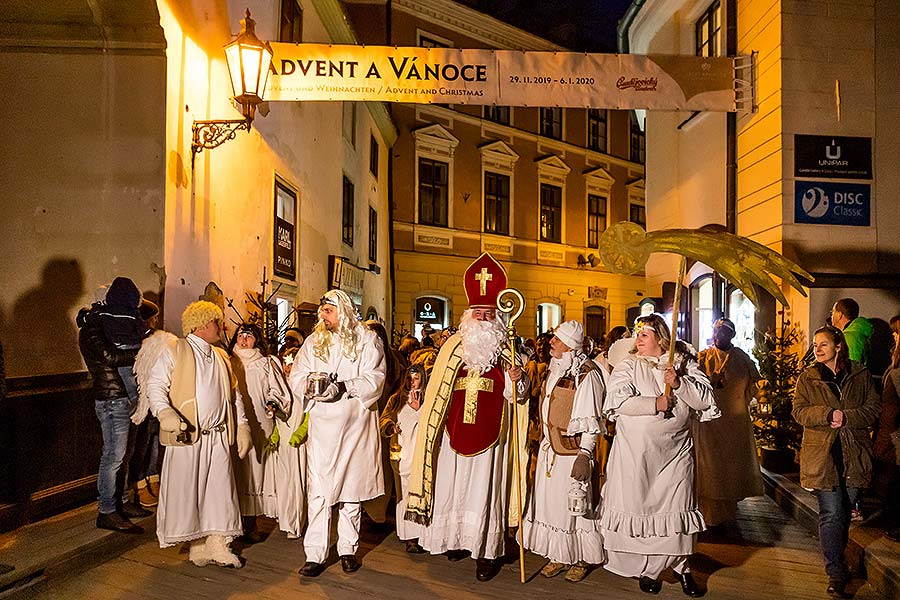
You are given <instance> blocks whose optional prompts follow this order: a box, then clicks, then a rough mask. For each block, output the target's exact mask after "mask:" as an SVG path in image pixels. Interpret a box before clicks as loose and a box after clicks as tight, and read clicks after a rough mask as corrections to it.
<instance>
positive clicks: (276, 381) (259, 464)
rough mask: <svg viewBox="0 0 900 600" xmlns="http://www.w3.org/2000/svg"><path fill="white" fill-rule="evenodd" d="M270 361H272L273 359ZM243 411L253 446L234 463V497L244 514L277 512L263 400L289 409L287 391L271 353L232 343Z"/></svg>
mask: <svg viewBox="0 0 900 600" xmlns="http://www.w3.org/2000/svg"><path fill="white" fill-rule="evenodd" d="M273 361H274V363H273ZM232 364H233V365H234V371H235V375H237V378H238V381H239V384H238V385H239V389H240V390H241V396H242V398H243V401H244V413H245V414H246V415H247V421H248V423H249V425H250V435H251V437H252V439H253V448H251V449H250V452H248V453H247V456H245V457H244V459H243V460H241V461H239V462H238V464H237V465H236V468H235V471H236V475H237V482H238V499H239V500H240V504H241V514H242V515H246V516H255V515H265V516H267V517H273V518H274V517H277V516H278V502H277V497H276V494H277V485H276V478H277V463H278V456H277V454H275V453H272V452H269V451H268V450H266V446H267V445H268V443H269V436H270V435H271V434H272V431H273V430H274V429H275V420H274V418H273V417H269V416H268V415H267V414H266V402H275V403H276V404H277V405H278V406H279V408H280V409H281V411H282V412H284V413H288V412H290V405H291V393H290V391H289V390H288V388H287V381H285V380H284V377H283V376H280V375H282V374H281V365H280V364H279V363H278V359H277V358H274V357H268V356H263V355H262V354H261V353H260V351H259V350H258V349H255V348H254V349H251V350H243V349H241V348H237V347H235V349H234V358H233V359H232Z"/></svg>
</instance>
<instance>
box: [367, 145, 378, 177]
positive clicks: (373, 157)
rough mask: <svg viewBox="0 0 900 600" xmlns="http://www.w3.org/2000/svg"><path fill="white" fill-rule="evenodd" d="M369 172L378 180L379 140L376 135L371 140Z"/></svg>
mask: <svg viewBox="0 0 900 600" xmlns="http://www.w3.org/2000/svg"><path fill="white" fill-rule="evenodd" d="M369 172H370V173H371V174H372V175H374V176H375V179H378V140H376V139H375V136H374V135H373V136H371V138H370V139H369Z"/></svg>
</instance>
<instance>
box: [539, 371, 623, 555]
mask: <svg viewBox="0 0 900 600" xmlns="http://www.w3.org/2000/svg"><path fill="white" fill-rule="evenodd" d="M586 360H590V359H586ZM578 366H580V363H579V364H578ZM576 369H577V367H576ZM566 372H567V369H566V367H565V366H561V365H560V363H559V361H557V360H556V359H553V360H551V362H550V374H549V376H548V378H547V385H546V387H545V393H544V398H542V401H541V428H542V434H543V435H542V437H541V446H540V450H539V451H538V457H537V468H536V470H535V474H534V486H533V489H532V492H531V494H530V496H529V500H528V505H527V509H526V511H525V515H524V518H523V522H524V529H523V532H522V533H523V537H524V545H525V549H526V550H530V551H532V552H534V553H535V554H540V555H541V556H545V557H547V558H549V559H550V560H551V561H553V562H557V563H561V564H564V565H574V564H575V563H577V562H579V561H583V562H586V563H588V564H601V563H602V562H603V561H604V555H603V538H602V536H601V535H600V520H599V516H600V515H599V511H598V510H597V508H598V507H590V508H589V510H588V512H587V513H586V514H585V515H583V516H580V517H573V516H572V515H570V514H569V510H568V494H569V490H570V489H571V487H572V482H573V481H574V480H573V479H572V477H571V473H572V465H574V464H575V459H576V458H577V457H576V456H562V455H558V454H556V453H555V452H554V451H553V449H552V448H551V446H550V439H549V436H550V433H549V430H548V426H547V415H548V411H549V408H550V399H549V397H550V394H551V392H552V391H553V388H554V386H555V385H556V382H557V381H559V378H560V377H562V376H563V375H565V374H566ZM605 394H606V388H605V386H604V384H603V379H602V377H601V375H600V373H599V371H592V372H590V373H588V374H587V375H585V377H584V379H583V380H582V381H581V383H580V384H578V385H577V387H576V389H575V400H574V402H573V406H572V419H571V420H570V422H569V426H568V429H567V431H566V434H567V435H576V434H579V433H580V434H581V436H582V437H581V447H582V448H584V449H585V450H587V451H590V452H593V450H594V443H595V439H596V436H597V434H599V433H600V432H601V431H602V429H601V424H600V414H601V410H602V406H603V398H604V396H605ZM592 496H593V494H592V490H591V487H590V483H588V486H587V497H588V498H589V499H590V498H591V497H592Z"/></svg>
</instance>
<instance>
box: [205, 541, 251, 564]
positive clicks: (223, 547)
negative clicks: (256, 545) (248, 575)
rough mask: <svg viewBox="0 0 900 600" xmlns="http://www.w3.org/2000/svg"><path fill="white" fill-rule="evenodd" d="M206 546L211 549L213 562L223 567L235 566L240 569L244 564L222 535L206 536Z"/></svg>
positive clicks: (210, 556) (210, 553)
mask: <svg viewBox="0 0 900 600" xmlns="http://www.w3.org/2000/svg"><path fill="white" fill-rule="evenodd" d="M206 548H207V549H208V550H209V558H210V560H211V561H212V562H214V563H216V564H217V565H219V566H222V567H234V568H235V569H240V568H241V567H242V566H243V565H242V564H241V559H239V558H238V557H237V555H236V554H234V553H233V552H232V551H231V548H229V547H228V542H227V541H225V538H224V537H223V536H221V535H211V536H208V537H207V538H206Z"/></svg>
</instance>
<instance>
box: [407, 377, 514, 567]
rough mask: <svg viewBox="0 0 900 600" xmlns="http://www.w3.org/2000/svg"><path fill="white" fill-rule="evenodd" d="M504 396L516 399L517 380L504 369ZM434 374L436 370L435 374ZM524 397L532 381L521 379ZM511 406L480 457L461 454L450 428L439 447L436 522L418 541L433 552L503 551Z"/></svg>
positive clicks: (484, 554) (479, 554)
mask: <svg viewBox="0 0 900 600" xmlns="http://www.w3.org/2000/svg"><path fill="white" fill-rule="evenodd" d="M504 373H505V375H504V378H505V380H506V385H505V387H504V391H503V396H504V398H506V399H507V401H509V403H510V404H511V403H512V380H510V378H509V374H508V373H506V372H505V371H504ZM433 376H434V375H433ZM519 384H520V386H519V388H520V389H519V390H518V393H519V394H520V397H521V395H522V394H525V393H526V392H527V390H528V386H529V384H530V382H528V378H527V377H525V376H524V375H523V376H522V379H520V380H519ZM511 415H512V411H511V410H508V412H507V415H506V418H505V419H504V422H503V429H502V431H501V432H500V441H499V442H498V443H497V445H495V446H494V447H493V448H490V449H489V450H486V451H485V452H482V453H481V454H478V455H476V456H461V455H459V454H457V453H456V452H454V451H453V449H452V448H451V447H450V436H449V435H447V431H446V429H445V430H444V436H443V439H442V440H441V446H440V448H439V449H438V457H437V468H436V470H435V477H434V506H433V509H432V518H431V523H430V524H429V525H428V526H426V527H423V528H422V532H421V535H420V536H419V545H420V546H422V547H423V548H424V549H425V550H427V551H429V552H430V553H432V554H443V553H444V552H447V551H448V550H468V551H469V552H471V553H472V558H491V559H493V558H497V557H499V556H503V553H504V550H505V548H504V542H505V539H506V528H507V512H508V510H509V494H510V492H511V491H513V490H512V489H511V488H512V485H513V484H512V481H511V480H512V477H510V473H509V469H511V468H514V463H513V461H512V459H511V458H510V457H509V453H510V452H512V439H511V435H510V428H509V424H510V421H511V420H512V417H511Z"/></svg>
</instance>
